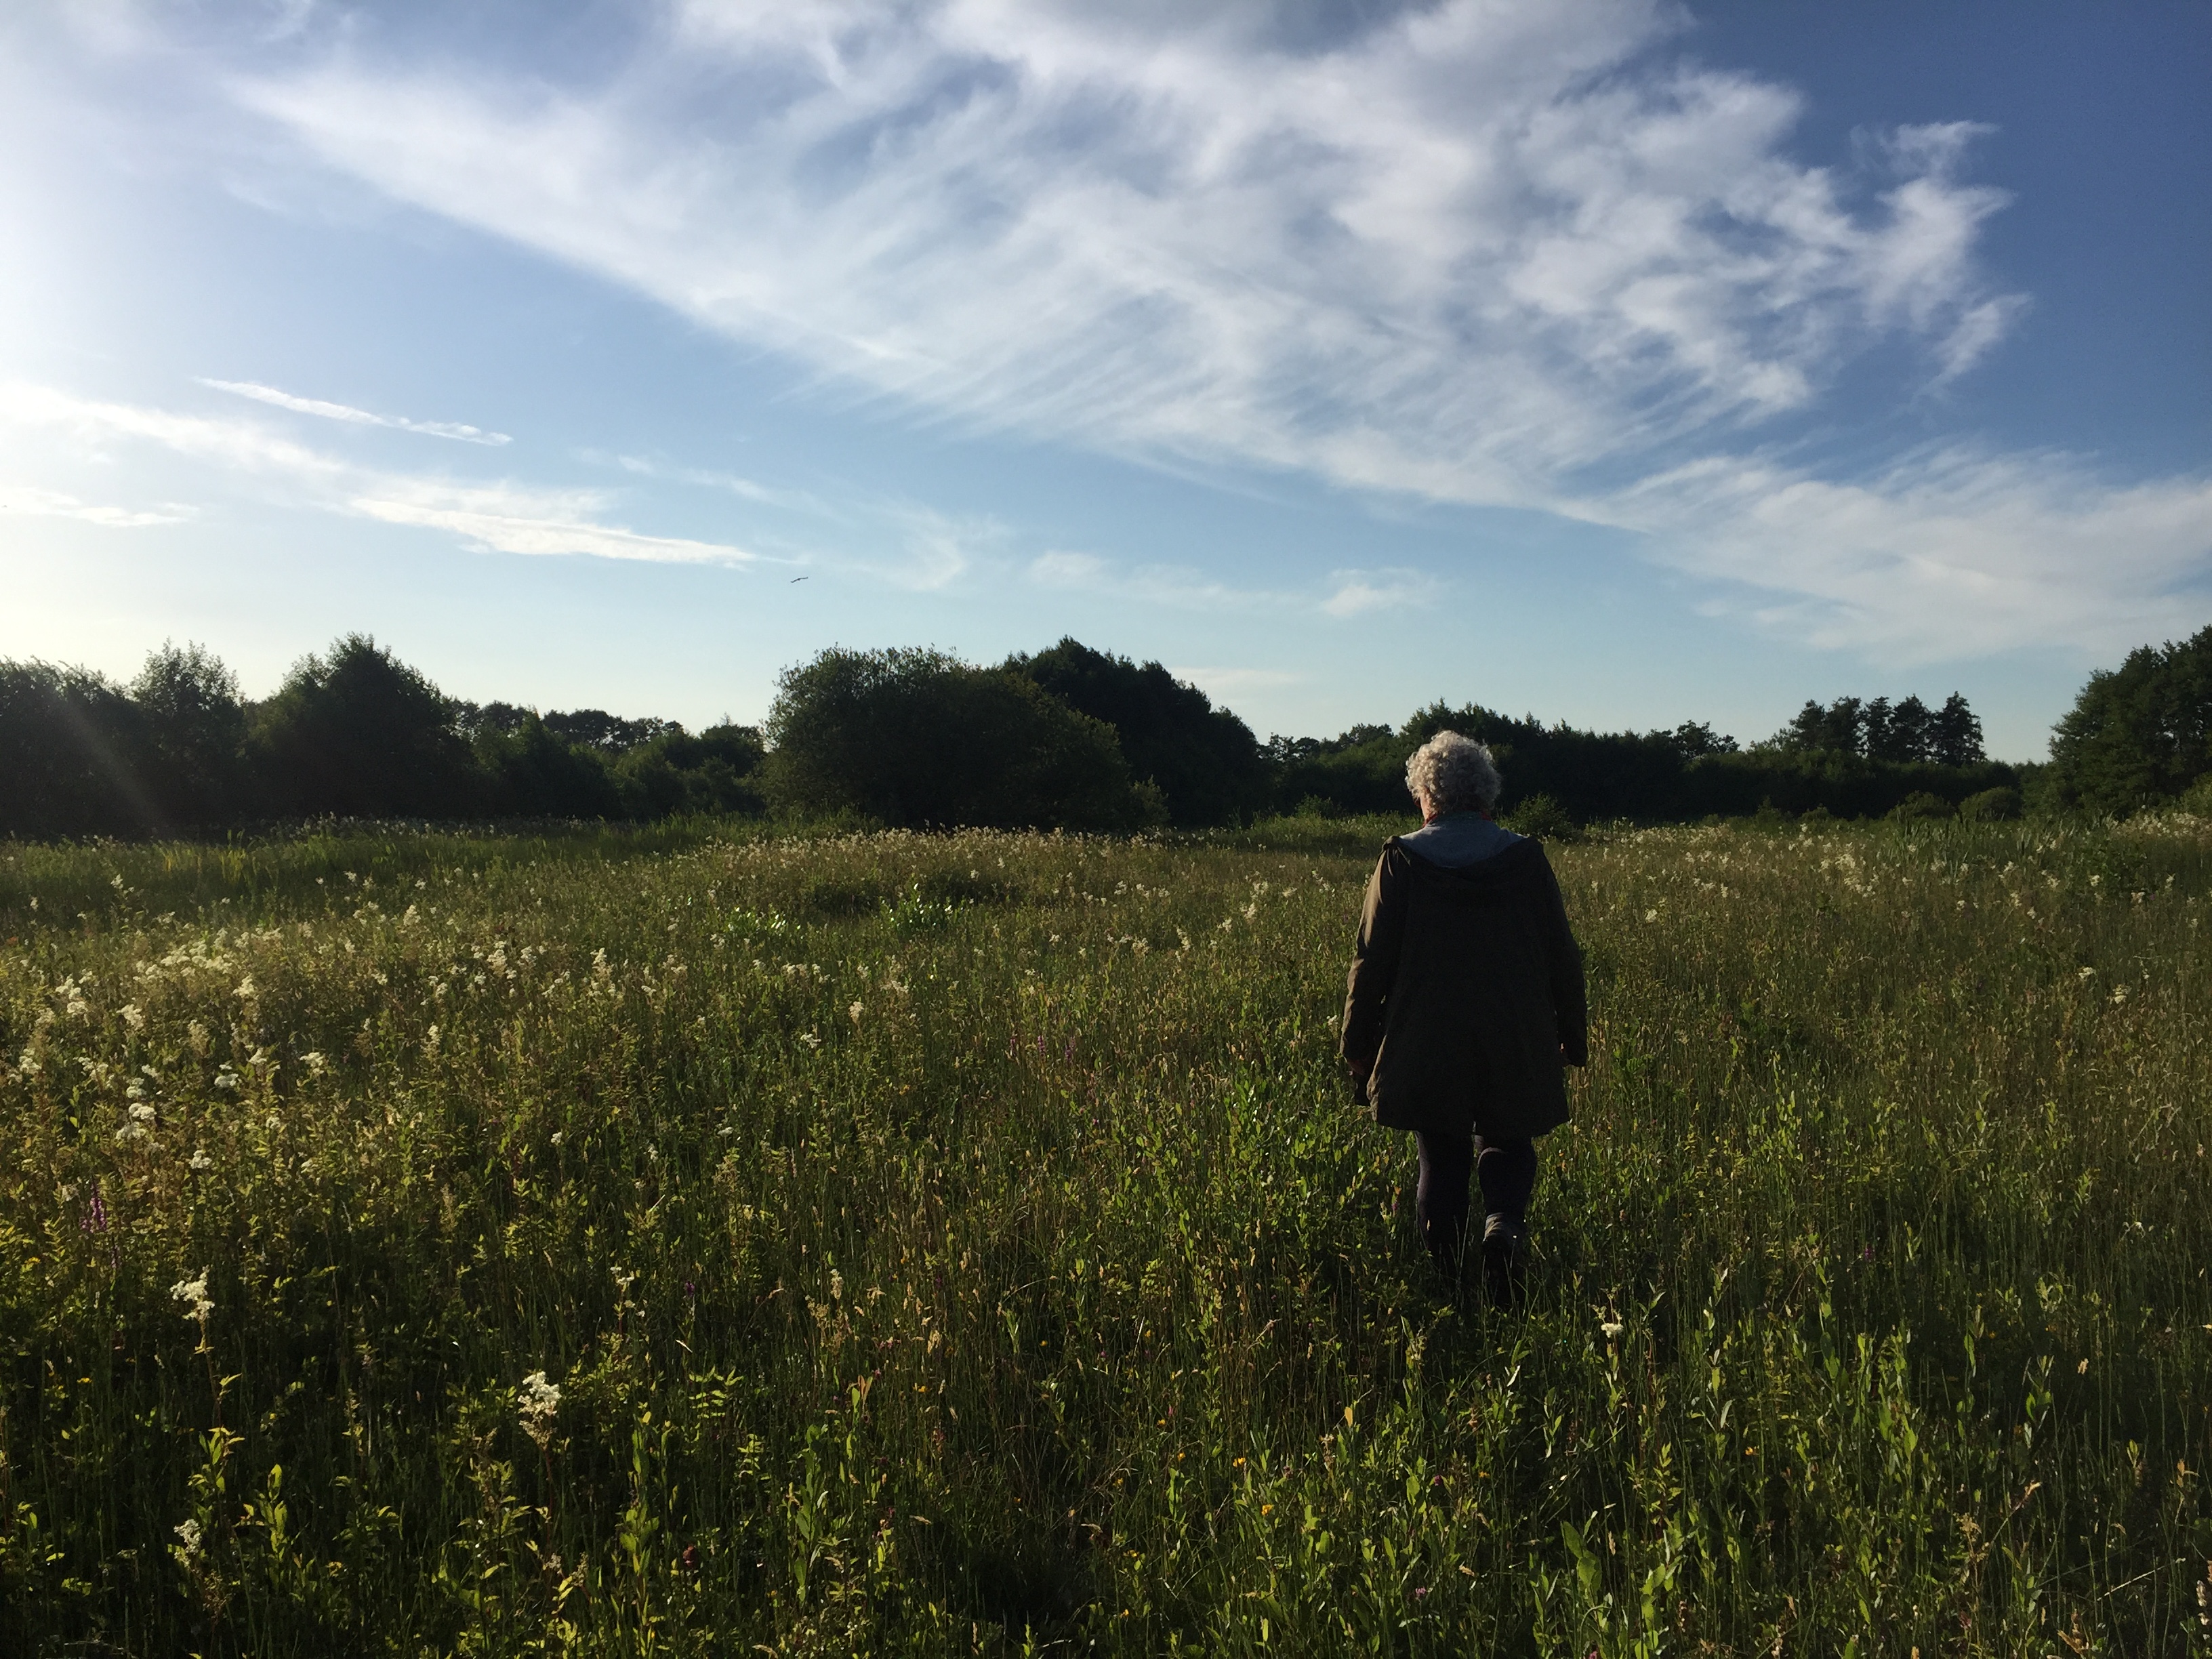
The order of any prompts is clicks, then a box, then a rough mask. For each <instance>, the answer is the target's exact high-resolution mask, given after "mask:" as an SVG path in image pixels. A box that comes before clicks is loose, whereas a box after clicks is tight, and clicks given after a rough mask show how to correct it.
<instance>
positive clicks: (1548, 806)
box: [1505, 794, 1582, 842]
mask: <svg viewBox="0 0 2212 1659" xmlns="http://www.w3.org/2000/svg"><path fill="white" fill-rule="evenodd" d="M1505 823H1506V827H1507V828H1508V829H1511V830H1513V831H1514V832H1515V833H1516V835H1522V836H1535V837H1536V838H1537V839H1538V840H1539V841H1557V842H1568V841H1579V840H1580V839H1581V838H1582V829H1581V826H1580V825H1578V824H1577V823H1576V822H1575V821H1574V819H1572V818H1571V817H1568V816H1567V810H1566V808H1565V807H1564V806H1562V805H1559V802H1558V801H1556V800H1554V799H1552V797H1551V796H1549V795H1541V794H1539V795H1531V796H1529V797H1528V799H1526V800H1524V801H1522V803H1521V804H1520V805H1518V806H1516V807H1515V808H1514V809H1513V810H1512V811H1510V812H1509V813H1507V814H1506V817H1505Z"/></svg>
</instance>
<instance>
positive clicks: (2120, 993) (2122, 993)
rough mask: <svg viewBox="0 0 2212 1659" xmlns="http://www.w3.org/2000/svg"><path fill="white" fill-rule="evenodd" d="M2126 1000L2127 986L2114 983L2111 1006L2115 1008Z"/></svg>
mask: <svg viewBox="0 0 2212 1659" xmlns="http://www.w3.org/2000/svg"><path fill="white" fill-rule="evenodd" d="M2126 1000H2128V987H2126V986H2124V985H2115V986H2114V987H2112V1006H2114V1007H2115V1008H2117V1007H2118V1006H2120V1004H2122V1003H2124V1002H2125V1001H2126Z"/></svg>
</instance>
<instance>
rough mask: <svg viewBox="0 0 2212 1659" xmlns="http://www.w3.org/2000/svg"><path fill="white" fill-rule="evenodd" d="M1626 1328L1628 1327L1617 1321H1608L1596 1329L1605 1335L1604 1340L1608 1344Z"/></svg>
mask: <svg viewBox="0 0 2212 1659" xmlns="http://www.w3.org/2000/svg"><path fill="white" fill-rule="evenodd" d="M1627 1328H1628V1327H1626V1325H1624V1324H1622V1323H1621V1322H1620V1321H1619V1320H1618V1319H1608V1320H1607V1321H1605V1322H1604V1323H1602V1324H1601V1325H1600V1326H1599V1327H1598V1329H1600V1330H1601V1331H1603V1332H1604V1333H1605V1340H1607V1341H1608V1342H1611V1341H1613V1340H1615V1339H1616V1338H1618V1337H1619V1336H1620V1334H1621V1332H1623V1331H1625V1330H1626V1329H1627Z"/></svg>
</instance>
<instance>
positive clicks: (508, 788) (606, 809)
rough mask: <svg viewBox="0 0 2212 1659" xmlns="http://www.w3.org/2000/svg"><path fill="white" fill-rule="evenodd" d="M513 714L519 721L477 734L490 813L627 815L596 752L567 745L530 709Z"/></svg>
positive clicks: (487, 727) (488, 727) (487, 725)
mask: <svg viewBox="0 0 2212 1659" xmlns="http://www.w3.org/2000/svg"><path fill="white" fill-rule="evenodd" d="M507 707H508V705H506V704H501V703H495V704H493V705H492V708H502V709H503V708H507ZM487 712H489V711H487ZM517 712H518V713H519V714H520V716H521V718H520V720H514V721H513V722H512V723H507V722H502V723H501V724H500V725H492V724H490V723H489V722H486V723H483V725H481V726H479V729H478V732H477V740H476V744H475V749H476V758H477V765H479V766H480V767H482V768H483V772H484V775H485V780H486V783H487V786H488V791H489V806H490V810H491V811H493V812H495V813H496V814H498V815H499V816H500V817H526V818H614V817H623V816H625V814H624V811H623V806H624V802H623V792H622V789H621V788H620V787H619V786H618V785H617V783H616V782H615V781H614V779H613V778H612V777H611V776H610V775H608V772H607V764H606V762H605V760H604V759H602V758H601V757H599V754H598V753H597V752H595V751H594V750H590V749H586V748H585V747H583V746H582V745H581V744H574V743H570V742H569V741H568V740H567V739H566V738H562V736H561V735H560V734H559V733H558V732H555V731H553V730H552V729H551V728H550V726H547V725H546V723H545V722H544V720H540V719H538V716H537V715H536V714H533V713H532V712H531V711H530V710H528V709H522V710H519V711H517Z"/></svg>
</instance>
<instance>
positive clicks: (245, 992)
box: [238, 974, 261, 1002]
mask: <svg viewBox="0 0 2212 1659" xmlns="http://www.w3.org/2000/svg"><path fill="white" fill-rule="evenodd" d="M260 994H261V993H260V991H259V989H258V987H256V986H255V985H254V983H253V975H251V974H248V975H246V977H245V978H244V979H242V980H240V981H238V1000H240V1002H251V1001H252V1000H253V999H254V998H256V997H258V996H259V995H260Z"/></svg>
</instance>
